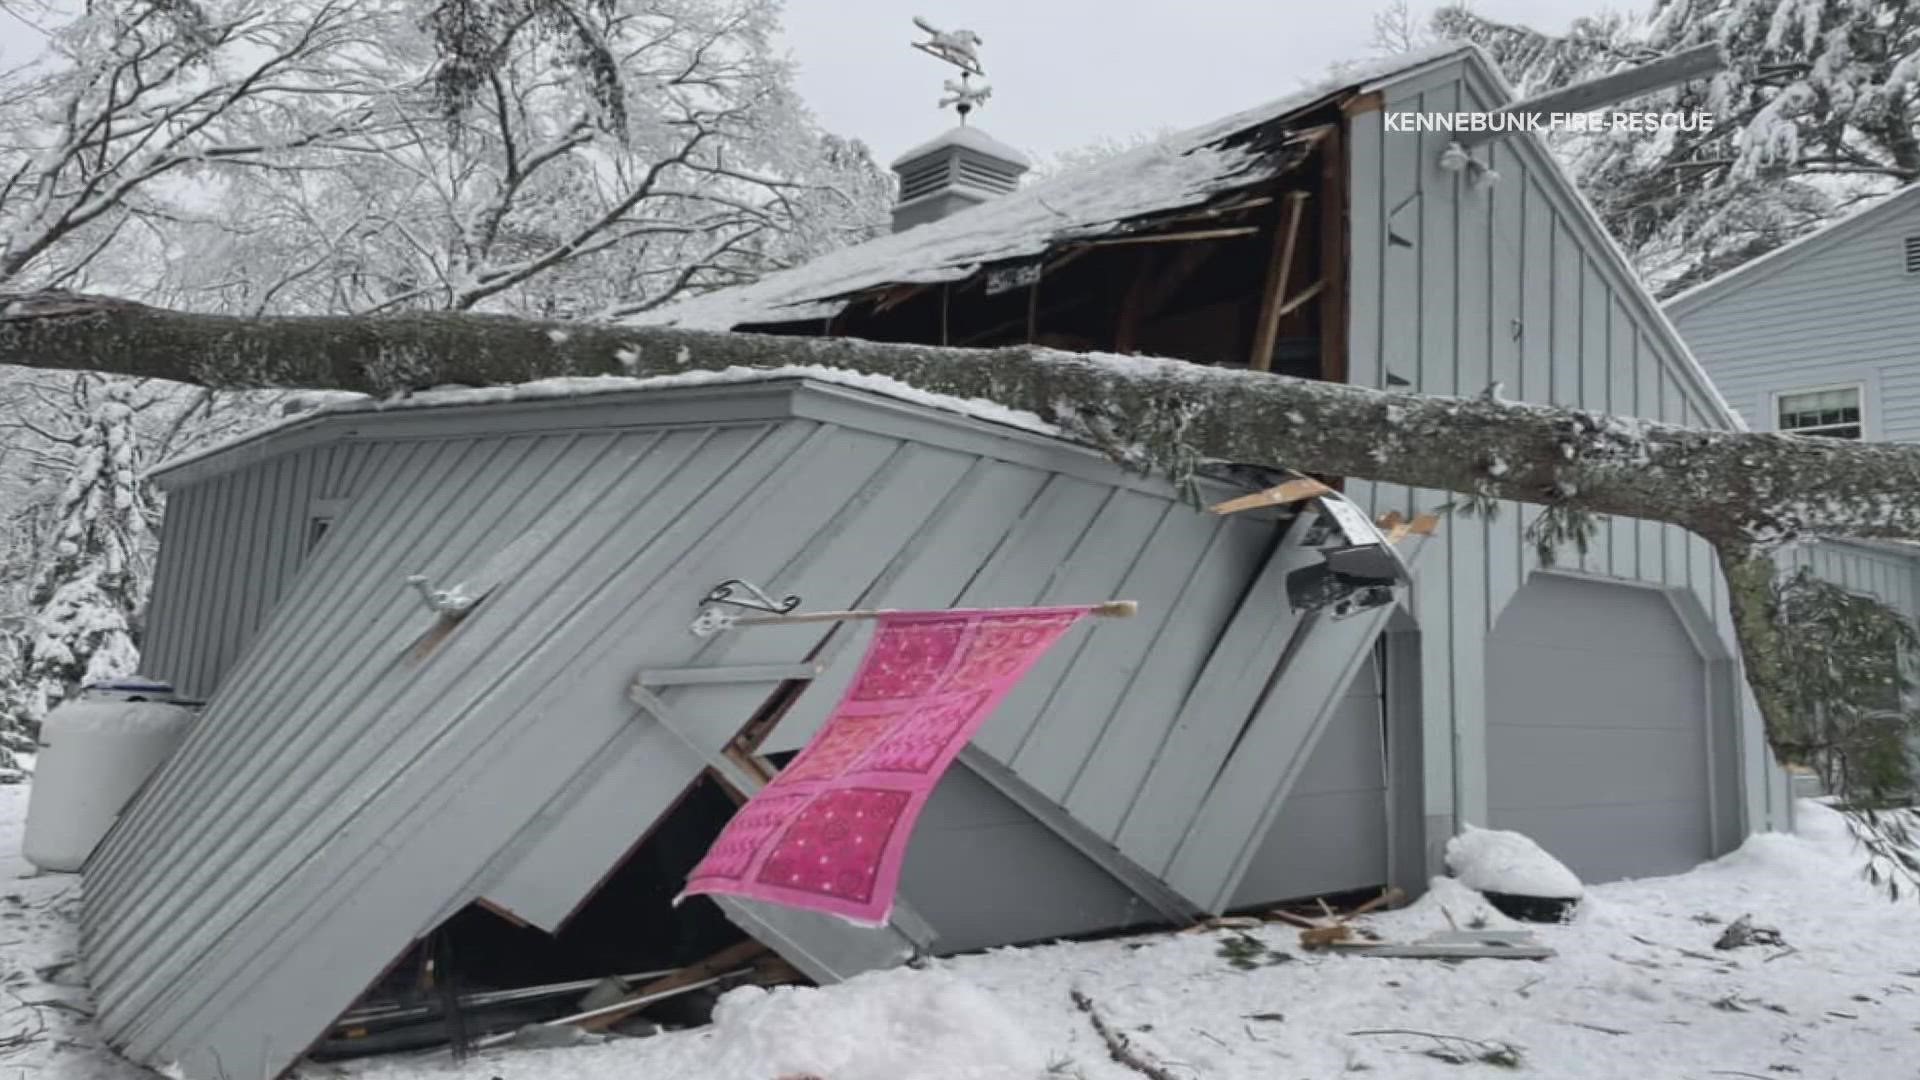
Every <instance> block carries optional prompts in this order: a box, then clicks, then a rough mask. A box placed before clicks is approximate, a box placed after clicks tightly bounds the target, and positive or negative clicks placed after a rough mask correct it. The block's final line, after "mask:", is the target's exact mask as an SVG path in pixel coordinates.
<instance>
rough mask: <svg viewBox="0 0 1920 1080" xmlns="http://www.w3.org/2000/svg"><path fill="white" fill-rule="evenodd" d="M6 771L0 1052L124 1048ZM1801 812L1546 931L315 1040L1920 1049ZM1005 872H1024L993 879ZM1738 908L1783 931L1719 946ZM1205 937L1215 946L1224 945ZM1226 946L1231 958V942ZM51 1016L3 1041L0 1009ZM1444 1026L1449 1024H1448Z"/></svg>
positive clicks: (544, 1053)
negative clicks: (1521, 950) (579, 1025)
mask: <svg viewBox="0 0 1920 1080" xmlns="http://www.w3.org/2000/svg"><path fill="white" fill-rule="evenodd" d="M25 807H26V789H25V788H23V787H9V788H0V844H4V845H5V847H4V849H3V853H0V859H4V860H5V861H4V864H0V873H4V874H5V875H6V877H7V880H5V881H0V943H4V945H3V947H0V961H3V962H4V968H0V971H3V972H4V978H3V980H0V986H4V989H5V991H6V993H5V995H4V997H5V1000H6V1004H4V1005H0V1074H3V1073H4V1070H5V1069H6V1068H7V1067H13V1068H14V1069H15V1070H16V1071H17V1072H18V1073H19V1074H21V1075H29V1074H30V1075H33V1076H48V1077H59V1078H63V1080H65V1078H75V1080H132V1078H133V1077H136V1076H139V1075H142V1074H140V1073H139V1072H137V1071H136V1070H134V1069H133V1068H132V1067H131V1066H127V1065H125V1064H123V1063H119V1062H118V1061H116V1060H115V1059H113V1058H112V1057H111V1056H110V1055H108V1054H107V1052H106V1051H104V1050H103V1049H101V1048H100V1047H99V1044H98V1042H97V1040H96V1038H95V1037H94V1036H93V1034H92V1032H91V1031H90V1030H89V1029H88V1028H87V1026H86V1024H85V1021H84V1020H83V1019H81V1018H80V1017H78V1016H77V1015H75V1014H73V1013H71V1012H69V1011H67V1010H66V1009H64V1008H62V1007H60V1006H56V1005H48V1004H45V1002H48V1001H62V1002H69V1003H73V1002H83V1001H84V998H83V997H82V996H81V995H80V992H79V991H77V990H75V989H72V988H70V987H63V986H58V985H53V984H49V983H48V982H46V981H45V980H43V979H41V978H40V977H38V976H37V975H35V973H34V969H35V968H37V967H39V966H41V965H44V964H47V963H49V962H53V961H55V960H58V959H61V958H65V957H68V956H70V955H71V949H72V930H71V926H70V924H69V923H68V922H67V920H68V919H69V918H70V917H71V915H72V908H73V900H74V881H75V879H73V878H71V877H66V876H58V875H53V876H44V877H33V878H20V877H19V876H18V875H20V874H21V873H22V872H23V871H24V869H25V867H24V864H23V863H22V862H21V861H20V859H19V857H18V855H17V854H16V853H17V852H18V850H19V838H20V828H21V822H22V819H23V818H24V814H25ZM1800 820H1801V823H1802V824H1801V828H1800V831H1799V833H1798V835H1794V836H1786V835H1778V834H1776V835H1767V836H1760V837H1755V838H1753V839H1751V840H1749V841H1748V842H1747V844H1746V845H1745V846H1744V847H1743V848H1741V849H1740V850H1739V851H1737V852H1735V853H1734V854H1732V855H1729V856H1727V857H1726V858H1724V859H1721V860H1719V861H1717V862H1714V863H1710V864H1708V865H1706V866H1703V867H1701V868H1699V869H1697V870H1695V871H1693V872H1692V873H1689V874H1685V875H1681V876H1678V877H1670V878H1659V879H1651V880H1646V881H1639V882H1624V883H1616V884H1609V885H1599V886H1594V887H1591V888H1589V889H1588V892H1587V899H1586V900H1585V901H1584V903H1583V906H1582V909H1581V911H1580V913H1579V915H1578V916H1577V917H1576V918H1575V920H1574V921H1573V922H1572V923H1571V924H1569V925H1565V926H1546V927H1539V928H1537V929H1538V933H1539V935H1540V937H1541V938H1542V939H1543V940H1544V941H1545V942H1546V943H1547V944H1549V945H1551V946H1552V947H1553V948H1555V949H1557V950H1558V951H1559V955H1558V956H1557V957H1556V958H1554V959H1552V960H1548V961H1544V962H1538V963H1535V962H1528V961H1514V960H1471V961H1465V962H1445V961H1432V960H1381V959H1372V958H1367V957H1356V956H1323V955H1317V954H1303V953H1301V952H1300V950H1299V949H1298V947H1297V939H1296V936H1295V934H1294V932H1293V931H1291V930H1289V929H1287V928H1286V927H1284V926H1280V925H1273V926H1269V927H1267V928H1265V929H1261V930H1258V931H1254V932H1252V933H1243V932H1239V931H1217V932H1208V933H1194V934H1171V935H1169V934H1161V935H1146V936H1140V937H1134V938H1127V939H1120V940H1113V941H1105V942H1095V943H1085V944H1068V945H1057V946H1050V947H1044V948H1031V949H1005V950H1000V951H997V952H994V953H991V954H987V955H981V956H973V957H963V958H958V959H951V960H943V961H936V962H934V963H933V964H932V965H931V966H930V967H929V968H928V969H927V970H924V971H912V970H896V971H888V972H880V973H875V974H872V975H867V976H863V977H861V978H858V979H854V980H852V981H851V982H849V983H846V984H844V985H842V986H837V987H833V988H829V989H824V990H814V989H775V990H758V989H743V990H737V991H735V992H733V994H731V995H730V996H728V997H727V998H725V999H723V1001H722V1003H721V1008H720V1010H719V1011H718V1013H717V1015H716V1022H715V1024H714V1025H713V1026H712V1027H710V1028H706V1029H703V1030H699V1031H691V1032H684V1033H679V1034H673V1035H665V1036H660V1037H656V1038H652V1039H625V1040H619V1041H614V1042H608V1043H602V1044H597V1045H590V1046H579V1047H572V1048H567V1049H558V1050H503V1051H491V1052H488V1053H486V1054H483V1055H481V1056H479V1057H477V1058H474V1059H472V1060H469V1061H467V1062H465V1063H463V1064H460V1065H455V1064H453V1063H452V1062H450V1061H449V1060H447V1059H446V1058H445V1056H444V1055H438V1054H429V1055H424V1056H412V1057H392V1058H385V1059H373V1060H368V1061H361V1062H356V1063H347V1064H344V1065H336V1066H309V1067H308V1068H307V1069H306V1070H305V1075H306V1076H309V1077H316V1078H318V1077H332V1078H336V1080H469V1078H471V1080H491V1078H496V1077H497V1078H500V1080H602V1078H632V1080H648V1078H655V1077H657V1078H661V1080H668V1078H671V1080H783V1078H785V1080H792V1078H797V1077H805V1076H811V1077H816V1078H818V1080H1002V1078H1005V1080H1051V1078H1069V1080H1070V1078H1074V1077H1078V1078H1080V1080H1139V1077H1140V1074H1139V1073H1137V1072H1133V1071H1131V1070H1128V1069H1126V1068H1124V1067H1122V1066H1120V1065H1117V1064H1115V1063H1114V1062H1113V1061H1111V1060H1110V1059H1109V1057H1108V1054H1107V1050H1106V1047H1105V1044H1104V1043H1103V1042H1102V1041H1101V1040H1100V1038H1099V1037H1098V1036H1097V1035H1096V1034H1095V1032H1094V1030H1093V1028H1092V1027H1091V1026H1090V1024H1089V1021H1088V1018H1087V1016H1086V1015H1085V1014H1083V1013H1082V1012H1080V1011H1079V1010H1078V1009H1076V1008H1075V1006H1074V1005H1073V1003H1072V999H1071V994H1072V992H1073V991H1075V990H1078V991H1080V992H1081V993H1083V994H1085V995H1086V997H1087V998H1088V999H1089V1000H1090V1001H1091V1002H1092V1003H1093V1005H1094V1007H1095V1008H1096V1009H1098V1010H1099V1011H1100V1012H1101V1014H1102V1016H1103V1017H1104V1018H1105V1019H1106V1020H1107V1021H1108V1022H1109V1023H1110V1024H1111V1025H1113V1026H1114V1027H1115V1028H1116V1029H1117V1030H1120V1031H1124V1032H1125V1033H1126V1035H1127V1037H1128V1039H1129V1040H1130V1041H1131V1043H1132V1045H1133V1047H1134V1049H1135V1050H1136V1051H1138V1052H1139V1053H1140V1054H1141V1055H1143V1056H1145V1057H1148V1058H1150V1059H1152V1060H1154V1061H1156V1062H1157V1063H1159V1064H1160V1065H1162V1066H1163V1067H1164V1068H1165V1069H1166V1071H1167V1073H1168V1075H1171V1076H1174V1077H1180V1078H1182V1080H1185V1078H1189V1077H1191V1078H1193V1080H1296V1078H1313V1080H1322V1078H1330V1077H1336V1076H1341V1075H1345V1074H1347V1073H1363V1072H1364V1073H1370V1074H1371V1075H1374V1076H1384V1077H1394V1078H1396V1080H1397V1078H1402V1077H1405V1078H1414V1080H1418V1078H1425V1077H1445V1078H1449V1080H1457V1078H1464V1077H1471V1076H1475V1075H1486V1076H1498V1075H1511V1074H1513V1073H1512V1072H1511V1071H1510V1070H1507V1069H1502V1068H1500V1067H1497V1066H1494V1065H1489V1064H1483V1063H1480V1062H1477V1061H1475V1062H1469V1063H1467V1064H1464V1065H1460V1064H1449V1063H1446V1062H1443V1061H1441V1060H1438V1059H1436V1058H1433V1057H1429V1056H1426V1054H1425V1051H1427V1050H1430V1049H1435V1048H1438V1047H1440V1046H1442V1043H1441V1042H1439V1041H1437V1040H1435V1039H1432V1038H1428V1037H1426V1036H1423V1035H1410V1034H1379V1035H1373V1034H1355V1033H1356V1032H1365V1031H1379V1030H1382V1029H1402V1030H1407V1031H1421V1032H1431V1033H1433V1034H1434V1035H1439V1036H1459V1037H1464V1038H1470V1039H1475V1040H1480V1041H1481V1043H1483V1044H1487V1045H1492V1044H1496V1043H1505V1044H1509V1045H1512V1046H1514V1047H1516V1048H1518V1050H1519V1053H1520V1068H1519V1070H1518V1074H1519V1075H1532V1076H1541V1077H1552V1078H1581V1080H1609V1078H1630V1080H1670V1078H1672V1080H1694V1078H1697V1080H1711V1078H1714V1077H1720V1076H1743V1075H1744V1076H1750V1077H1782V1078H1799V1080H1838V1078H1842V1077H1844V1078H1847V1080H1864V1078H1898V1077H1904V1078H1914V1077H1920V1060H1916V1059H1917V1058H1920V1055H1916V1054H1915V1053H1914V1051H1915V1049H1916V1048H1920V934H1916V932H1915V931H1916V930H1920V907H1917V906H1916V905H1915V902H1914V901H1912V900H1908V901H1905V902H1902V903H1900V904H1890V903H1888V902H1887V901H1886V900H1885V899H1884V898H1883V897H1882V895H1881V894H1879V893H1877V892H1875V891H1874V890H1873V889H1871V888H1869V887H1868V886H1867V885H1866V884H1864V883H1863V882H1861V881H1860V880H1859V879H1858V877H1857V874H1856V871H1857V870H1858V865H1859V864H1858V860H1857V857H1856V856H1855V855H1854V854H1853V852H1852V850H1851V844H1850V841H1849V840H1848V838H1847V835H1846V832H1845V828H1844V825H1843V824H1842V823H1841V822H1840V820H1839V818H1838V817H1837V816H1836V815H1834V814H1833V813H1832V812H1831V811H1828V810H1826V809H1824V808H1822V807H1819V806H1816V805H1814V804H1812V803H1803V804H1802V805H1801V813H1800ZM1009 887H1017V883H1009ZM1747 914H1750V915H1752V916H1753V919H1754V921H1755V922H1757V923H1759V924H1761V925H1767V926H1773V927H1777V928H1778V929H1779V930H1780V931H1781V932H1782V933H1783V934H1784V935H1785V937H1786V940H1787V941H1788V943H1789V944H1790V945H1792V946H1793V947H1794V950H1795V951H1783V950H1778V949H1765V948H1747V949H1741V950H1738V951H1734V952H1716V951H1715V950H1714V949H1713V947H1712V943H1713V941H1714V939H1715V938H1716V937H1718V936H1719V934H1720V931H1721V924H1722V923H1724V922H1727V921H1730V920H1732V919H1735V918H1738V917H1739V916H1741V915H1747ZM1449 917H1451V919H1452V920H1453V921H1455V922H1457V923H1459V924H1460V925H1462V926H1467V925H1470V924H1473V923H1474V922H1476V921H1477V920H1485V922H1486V923H1487V925H1490V926H1495V927H1511V926H1513V925H1516V924H1513V923H1511V922H1509V921H1508V920H1505V919H1504V918H1501V917H1500V916H1499V915H1498V914H1496V913H1494V912H1492V910H1491V909H1490V908H1488V907H1486V905H1485V904H1484V902H1483V901H1482V900H1481V899H1480V898H1479V896H1478V894H1476V893H1473V892H1472V891H1471V890H1468V889H1467V888H1465V887H1464V886H1463V885H1461V884H1459V883H1458V882H1453V881H1448V882H1444V883H1442V885H1441V887H1440V888H1437V889H1436V890H1435V891H1434V892H1432V893H1430V894H1429V895H1428V896H1426V897H1424V898H1422V899H1421V900H1420V901H1419V902H1418V903H1416V904H1414V905H1413V906H1411V907H1410V908H1408V909H1406V910H1404V911H1398V912H1392V913H1388V914H1385V915H1381V916H1377V917H1373V918H1371V919H1370V920H1369V922H1370V924H1371V925H1372V926H1373V927H1374V928H1375V929H1376V930H1378V931H1379V932H1380V933H1382V934H1383V935H1385V936H1386V937H1388V938H1390V939H1395V940H1404V939H1409V938H1414V937H1419V936H1422V935H1424V934H1426V933H1429V932H1432V931H1436V930H1443V929H1446V928H1447V925H1448V919H1449ZM1223 951H1224V952H1227V953H1230V954H1231V956H1228V955H1223ZM1235 956H1237V957H1239V960H1238V961H1237V962H1236V961H1235V960H1234V959H1233V958H1232V957H1235ZM42 1023H44V1024H45V1030H44V1032H41V1033H40V1034H38V1035H37V1036H36V1037H35V1038H34V1039H33V1040H32V1041H31V1042H28V1043H26V1044H25V1045H24V1046H17V1045H13V1044H12V1042H11V1041H10V1040H8V1039H7V1038H6V1037H7V1036H8V1035H9V1034H13V1033H17V1032H20V1031H23V1030H24V1031H29V1032H31V1031H36V1030H38V1028H39V1025H40V1024H42ZM1450 1045H1452V1046H1455V1047H1466V1048H1467V1049H1469V1050H1472V1049H1473V1047H1471V1046H1469V1045H1468V1044H1462V1043H1453V1044H1450Z"/></svg>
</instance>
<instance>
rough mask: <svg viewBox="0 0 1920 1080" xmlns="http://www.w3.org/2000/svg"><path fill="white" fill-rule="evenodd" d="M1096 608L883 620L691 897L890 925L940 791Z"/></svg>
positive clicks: (707, 865) (742, 812) (705, 865)
mask: <svg viewBox="0 0 1920 1080" xmlns="http://www.w3.org/2000/svg"><path fill="white" fill-rule="evenodd" d="M1089 610H1091V608H1088V607H1051V608H996V609H985V610H975V611H966V610H963V611H916V612H898V613H891V614H887V615H882V616H880V618H879V623H880V625H879V627H878V628H877V629H875V631H874V635H873V643H872V644H871V645H869V646H868V648H867V655H866V658H865V659H864V660H862V661H861V663H860V670H859V671H858V672H857V673H856V674H855V675H854V677H853V683H852V685H851V686H849V687H848V688H847V693H846V696H845V697H843V698H841V699H840V704H839V706H838V707H837V708H836V709H834V712H833V715H832V716H831V717H829V718H828V719H827V722H826V724H824V725H823V726H822V727H821V728H820V730H819V732H817V733H816V734H815V735H814V736H813V739H812V740H811V741H809V742H808V743H807V745H806V748H805V749H803V750H801V751H800V753H799V755H798V756H796V757H795V758H794V759H793V760H792V761H791V762H789V763H788V764H787V767H786V768H784V769H782V770H780V774H779V775H778V776H776V777H774V779H773V780H772V781H771V782H769V783H768V784H767V786H766V787H764V788H762V789H761V790H760V791H759V792H758V793H756V794H755V795H754V796H753V797H752V798H751V799H748V800H747V803H746V805H745V806H742V807H741V808H740V809H739V811H738V812H737V813H735V814H734V816H733V820H732V821H730V822H728V823H727V826H726V828H725V829H723V830H721V832H720V836H719V838H718V839H717V840H715V841H714V843H713V847H712V848H710V849H708V851H707V855H706V857H705V858H704V859H702V860H700V864H699V865H698V866H696V867H694V868H693V872H692V873H691V874H690V875H688V878H687V887H686V889H685V890H684V891H682V892H681V894H680V896H681V898H684V897H687V896H692V895H695V894H698V893H728V894H731V895H734V896H744V897H748V898H751V899H754V900H764V901H767V902H769V903H774V904H784V905H786V906H788V907H797V908H807V909H810V910H813V911H821V912H825V913H827V914H830V915H837V916H840V917H841V918H843V919H846V920H848V921H850V922H855V923H859V924H861V925H864V926H880V925H884V924H885V923H886V921H887V917H888V915H889V913H890V912H891V911H892V910H893V897H894V892H895V890H896V889H897V888H898V886H899V884H900V865H901V863H902V862H903V861H904V860H905V858H906V853H907V840H908V838H909V837H910V836H911V835H912V832H913V823H914V820H915V819H916V818H918V817H919V815H920V808H921V807H922V806H925V805H926V802H927V798H928V796H930V795H931V794H932V793H933V788H934V785H936V784H938V783H939V782H940V777H941V776H942V775H944V774H945V773H946V771H947V766H948V765H950V764H951V763H952V762H953V759H954V757H955V756H956V755H958V754H959V753H960V750H961V748H962V747H964V746H966V744H967V740H968V739H970V738H972V737H973V733H974V732H975V731H977V730H979V728H980V725H981V724H982V723H984V722H985V721H986V719H987V716H988V715H989V714H991V713H992V712H993V709H994V706H996V705H998V704H999V703H1000V699H1001V698H1004V697H1005V696H1006V695H1007V692H1008V691H1010V690H1012V689H1013V687H1014V685H1015V684H1016V683H1018V682H1019V681H1020V677H1021V676H1023V675H1025V674H1026V673H1027V670H1028V669H1029V668H1031V667H1032V666H1033V665H1034V663H1035V662H1036V661H1038V660H1039V659H1040V657H1041V656H1043V655H1045V653H1046V651H1047V649H1048V648H1049V647H1051V646H1052V645H1053V643H1054V642H1055V641H1057V640H1059V638H1060V636H1061V635H1062V634H1064V633H1066V632H1067V631H1068V630H1069V629H1071V628H1072V626H1073V624H1074V623H1075V622H1077V621H1078V620H1079V619H1080V617H1081V616H1083V615H1085V614H1086V613H1087V612H1088V611H1089ZM677 902H678V900H676V903H677Z"/></svg>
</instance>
